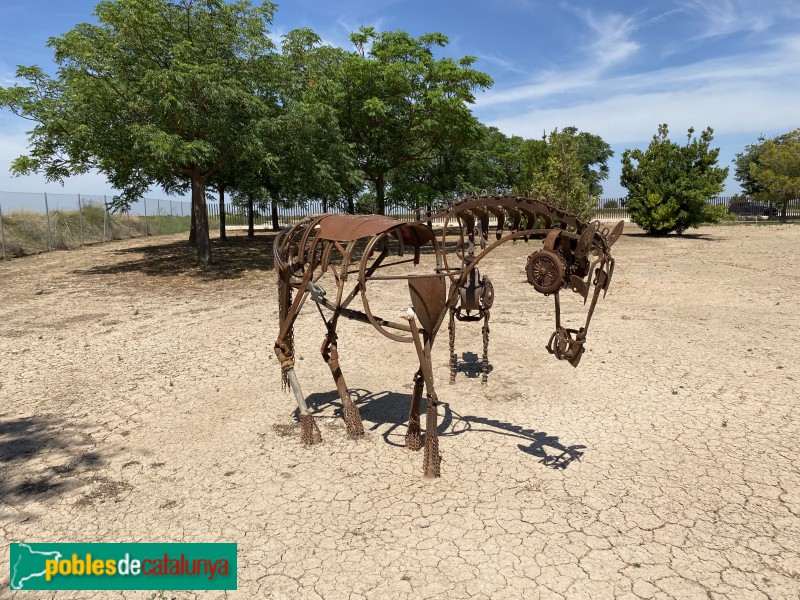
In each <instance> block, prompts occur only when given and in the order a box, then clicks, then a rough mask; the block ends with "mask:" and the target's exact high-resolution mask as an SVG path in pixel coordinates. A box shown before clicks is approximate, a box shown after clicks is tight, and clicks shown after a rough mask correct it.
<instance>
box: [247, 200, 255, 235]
mask: <svg viewBox="0 0 800 600" xmlns="http://www.w3.org/2000/svg"><path fill="white" fill-rule="evenodd" d="M255 234H256V232H255V221H254V219H253V195H252V194H247V237H250V238H251V237H254V236H255Z"/></svg>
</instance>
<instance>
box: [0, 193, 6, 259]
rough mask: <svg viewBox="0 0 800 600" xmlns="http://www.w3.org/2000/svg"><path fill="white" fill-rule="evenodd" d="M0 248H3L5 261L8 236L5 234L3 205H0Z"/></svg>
mask: <svg viewBox="0 0 800 600" xmlns="http://www.w3.org/2000/svg"><path fill="white" fill-rule="evenodd" d="M0 246H2V248H3V260H5V259H6V234H5V233H3V205H2V204H0Z"/></svg>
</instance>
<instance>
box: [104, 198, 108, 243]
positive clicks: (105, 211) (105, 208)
mask: <svg viewBox="0 0 800 600" xmlns="http://www.w3.org/2000/svg"><path fill="white" fill-rule="evenodd" d="M107 227H108V205H107V204H106V195H105V194H103V241H104V242H105V241H106V228H107Z"/></svg>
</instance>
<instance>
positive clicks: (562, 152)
mask: <svg viewBox="0 0 800 600" xmlns="http://www.w3.org/2000/svg"><path fill="white" fill-rule="evenodd" d="M613 155H614V153H613V151H612V150H611V147H610V146H609V145H608V144H607V143H606V142H604V141H603V139H602V138H601V137H600V136H598V135H594V134H591V133H588V132H585V131H583V132H579V131H578V129H577V128H576V127H565V128H564V129H562V130H561V131H559V130H558V129H555V130H553V131H552V132H551V133H550V135H549V136H548V137H542V139H540V140H524V141H523V142H522V143H521V144H520V148H519V156H520V172H519V178H518V181H517V182H516V187H517V189H518V190H520V191H522V190H531V191H534V192H536V193H538V194H540V195H541V196H543V197H545V198H546V200H547V201H548V202H552V203H554V204H556V205H558V206H560V207H561V208H564V209H565V210H570V211H573V212H575V213H578V214H581V215H583V216H584V217H589V216H591V213H592V211H593V210H594V208H595V206H596V204H597V201H598V198H599V196H600V194H601V193H602V191H603V187H602V185H601V181H603V180H604V179H606V178H607V177H608V159H609V158H611V157H612V156H613Z"/></svg>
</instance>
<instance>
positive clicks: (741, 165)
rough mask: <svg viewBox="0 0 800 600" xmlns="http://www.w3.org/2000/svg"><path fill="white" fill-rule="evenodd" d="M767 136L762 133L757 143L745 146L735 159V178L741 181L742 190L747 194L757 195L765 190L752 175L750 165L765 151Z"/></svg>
mask: <svg viewBox="0 0 800 600" xmlns="http://www.w3.org/2000/svg"><path fill="white" fill-rule="evenodd" d="M765 141H766V138H765V137H764V136H763V135H762V136H759V137H758V141H757V142H756V143H755V144H748V145H747V146H745V147H744V152H739V153H738V154H737V155H736V158H734V159H733V164H734V168H733V178H734V179H736V181H738V182H739V184H740V185H741V187H742V191H743V192H744V193H745V195H747V196H755V195H757V194H759V193H760V192H762V191H764V190H763V189H761V186H759V185H758V183H756V181H755V180H754V179H753V177H752V175H750V165H751V164H752V163H757V162H758V159H759V157H760V156H761V153H762V152H763V148H764V142H765Z"/></svg>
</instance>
